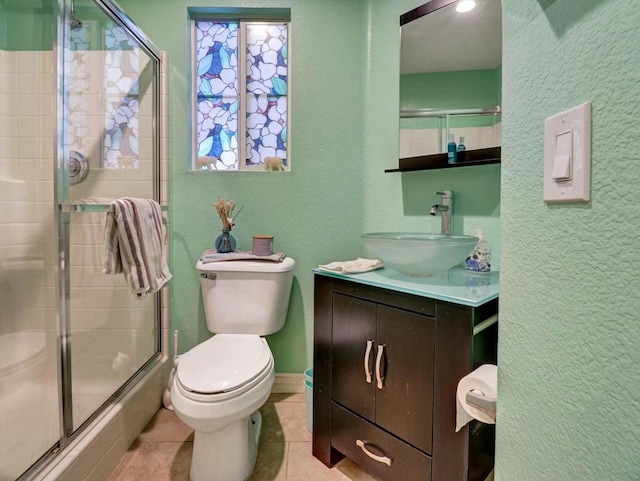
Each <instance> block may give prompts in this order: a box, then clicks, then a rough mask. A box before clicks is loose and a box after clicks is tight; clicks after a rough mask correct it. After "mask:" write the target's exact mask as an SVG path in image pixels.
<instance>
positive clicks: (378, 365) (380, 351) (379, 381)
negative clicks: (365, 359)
mask: <svg viewBox="0 0 640 481" xmlns="http://www.w3.org/2000/svg"><path fill="white" fill-rule="evenodd" d="M384 348H385V344H382V345H380V346H378V355H377V356H376V381H377V382H376V385H377V386H378V389H382V381H384V376H383V375H382V374H381V372H380V371H381V364H382V356H383V355H384Z"/></svg>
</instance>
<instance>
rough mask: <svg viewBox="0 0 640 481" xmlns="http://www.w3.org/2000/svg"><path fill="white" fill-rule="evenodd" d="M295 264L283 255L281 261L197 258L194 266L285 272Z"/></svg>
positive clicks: (223, 270) (202, 268) (243, 270)
mask: <svg viewBox="0 0 640 481" xmlns="http://www.w3.org/2000/svg"><path fill="white" fill-rule="evenodd" d="M295 266H296V262H295V261H294V260H293V259H292V258H291V257H285V258H284V259H283V260H282V262H273V261H267V260H264V261H262V260H239V261H221V262H206V263H204V262H202V259H198V263H197V264H196V268H197V269H198V270H199V271H202V272H287V271H291V270H293V269H294V268H295Z"/></svg>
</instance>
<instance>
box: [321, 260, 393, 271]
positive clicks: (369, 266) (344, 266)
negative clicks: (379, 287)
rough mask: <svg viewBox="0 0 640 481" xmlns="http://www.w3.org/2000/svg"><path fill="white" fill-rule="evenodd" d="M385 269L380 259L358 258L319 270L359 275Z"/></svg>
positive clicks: (328, 265) (331, 264) (332, 263)
mask: <svg viewBox="0 0 640 481" xmlns="http://www.w3.org/2000/svg"><path fill="white" fill-rule="evenodd" d="M381 267H384V265H383V264H382V262H380V261H379V260H378V259H363V258H362V257H358V258H357V259H356V260H353V261H345V262H331V263H329V264H322V265H319V266H318V269H322V270H324V271H332V272H340V273H342V274H358V273H360V272H368V271H373V270H375V269H380V268H381Z"/></svg>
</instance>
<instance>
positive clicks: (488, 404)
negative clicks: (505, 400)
mask: <svg viewBox="0 0 640 481" xmlns="http://www.w3.org/2000/svg"><path fill="white" fill-rule="evenodd" d="M466 400H467V403H469V404H471V405H472V406H473V407H476V408H478V409H483V410H485V411H495V410H496V402H497V400H496V398H494V397H491V396H485V395H484V394H482V393H480V392H473V391H469V392H468V393H467V396H466Z"/></svg>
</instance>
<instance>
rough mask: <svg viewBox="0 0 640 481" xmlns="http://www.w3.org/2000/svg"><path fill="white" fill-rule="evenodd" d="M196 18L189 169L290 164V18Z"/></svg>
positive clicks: (284, 166) (286, 166)
mask: <svg viewBox="0 0 640 481" xmlns="http://www.w3.org/2000/svg"><path fill="white" fill-rule="evenodd" d="M194 24H195V35H194V42H195V45H194V51H195V55H194V56H195V58H194V77H195V78H194V91H195V95H194V103H195V106H194V111H195V115H194V121H195V126H194V129H193V135H194V151H195V155H194V157H195V159H194V168H195V169H198V170H242V169H258V170H288V169H289V165H290V163H289V159H288V152H287V130H288V129H287V127H288V121H287V118H288V113H289V106H288V99H289V97H288V77H289V75H288V34H289V26H288V24H286V23H257V22H243V21H224V22H222V21H216V20H203V19H197V20H195V22H194Z"/></svg>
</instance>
